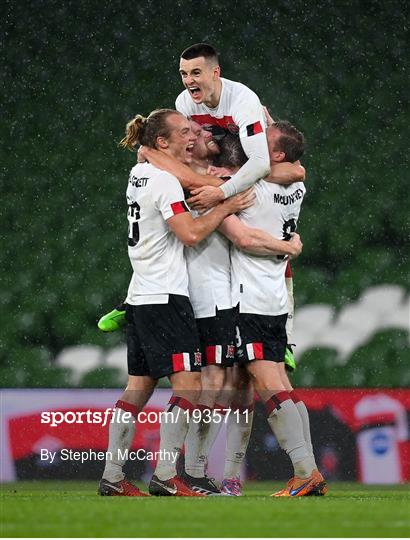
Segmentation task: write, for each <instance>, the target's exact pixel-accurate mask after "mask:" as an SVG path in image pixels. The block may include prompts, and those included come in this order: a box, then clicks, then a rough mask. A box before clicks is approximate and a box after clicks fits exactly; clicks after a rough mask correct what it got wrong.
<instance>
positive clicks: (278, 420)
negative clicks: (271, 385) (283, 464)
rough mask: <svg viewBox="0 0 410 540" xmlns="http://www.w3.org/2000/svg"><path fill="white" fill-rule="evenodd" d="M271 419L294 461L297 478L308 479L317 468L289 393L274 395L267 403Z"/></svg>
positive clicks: (281, 443) (273, 426)
mask: <svg viewBox="0 0 410 540" xmlns="http://www.w3.org/2000/svg"><path fill="white" fill-rule="evenodd" d="M265 405H266V407H267V410H268V413H270V414H269V417H268V423H269V425H270V427H271V429H272V431H273V433H274V435H275V437H276V439H277V440H278V443H279V446H280V447H281V448H282V449H283V450H285V452H286V453H287V454H288V456H289V457H290V459H291V461H292V465H293V469H294V471H295V476H299V477H300V478H308V477H309V476H310V475H311V474H312V471H313V469H314V468H315V464H314V461H313V460H312V458H311V456H310V452H309V450H308V448H307V444H306V441H305V438H304V435H303V425H302V420H301V418H300V415H299V412H298V410H297V408H296V406H295V404H294V403H293V401H292V399H291V397H290V395H289V392H279V393H277V394H274V395H273V396H272V397H271V398H270V399H269V400H268V401H267V402H266V403H265Z"/></svg>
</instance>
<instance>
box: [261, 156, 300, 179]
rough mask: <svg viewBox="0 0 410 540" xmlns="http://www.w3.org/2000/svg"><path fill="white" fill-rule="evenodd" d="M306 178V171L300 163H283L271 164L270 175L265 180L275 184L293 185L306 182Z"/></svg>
mask: <svg viewBox="0 0 410 540" xmlns="http://www.w3.org/2000/svg"><path fill="white" fill-rule="evenodd" d="M305 178H306V171H305V168H304V167H303V166H302V165H301V164H300V161H295V163H289V162H288V161H282V162H281V163H274V164H271V166H270V173H269V175H268V176H267V177H266V178H265V180H266V181H267V182H272V183H274V184H293V183H294V182H304V181H305Z"/></svg>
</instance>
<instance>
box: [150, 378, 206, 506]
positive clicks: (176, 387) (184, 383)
mask: <svg viewBox="0 0 410 540" xmlns="http://www.w3.org/2000/svg"><path fill="white" fill-rule="evenodd" d="M169 379H170V381H171V384H172V396H171V399H170V400H169V404H168V407H167V409H166V410H165V411H164V415H163V417H162V420H161V427H160V436H161V440H160V449H159V452H160V454H159V456H160V457H159V459H158V461H157V466H156V469H155V472H154V475H153V477H152V479H151V482H150V486H149V491H150V493H151V494H152V495H168V496H169V495H175V496H189V497H195V496H198V495H200V494H199V493H197V492H195V491H193V490H192V489H191V488H190V487H189V486H188V485H187V484H186V483H185V482H184V480H183V479H182V478H179V477H178V476H177V469H176V464H177V460H178V456H179V453H180V451H181V448H182V446H183V444H184V442H185V438H186V435H187V432H188V427H189V421H190V418H191V415H192V412H193V410H194V408H195V404H196V402H197V400H198V398H199V396H200V394H201V373H200V372H187V371H181V372H177V373H173V374H172V375H171V376H170V377H169Z"/></svg>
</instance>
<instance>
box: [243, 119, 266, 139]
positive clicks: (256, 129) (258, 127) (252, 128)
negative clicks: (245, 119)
mask: <svg viewBox="0 0 410 540" xmlns="http://www.w3.org/2000/svg"><path fill="white" fill-rule="evenodd" d="M258 133H263V127H262V124H261V123H260V122H259V120H258V121H257V122H255V123H254V124H249V126H246V134H247V136H248V137H252V135H258Z"/></svg>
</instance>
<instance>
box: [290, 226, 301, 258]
mask: <svg viewBox="0 0 410 540" xmlns="http://www.w3.org/2000/svg"><path fill="white" fill-rule="evenodd" d="M290 234H291V237H292V238H291V239H290V240H289V245H291V246H292V248H293V251H294V253H292V255H291V256H290V257H291V259H295V258H296V257H299V255H300V254H301V253H302V249H303V244H302V240H301V239H300V236H299V235H298V233H295V232H294V233H290Z"/></svg>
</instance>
